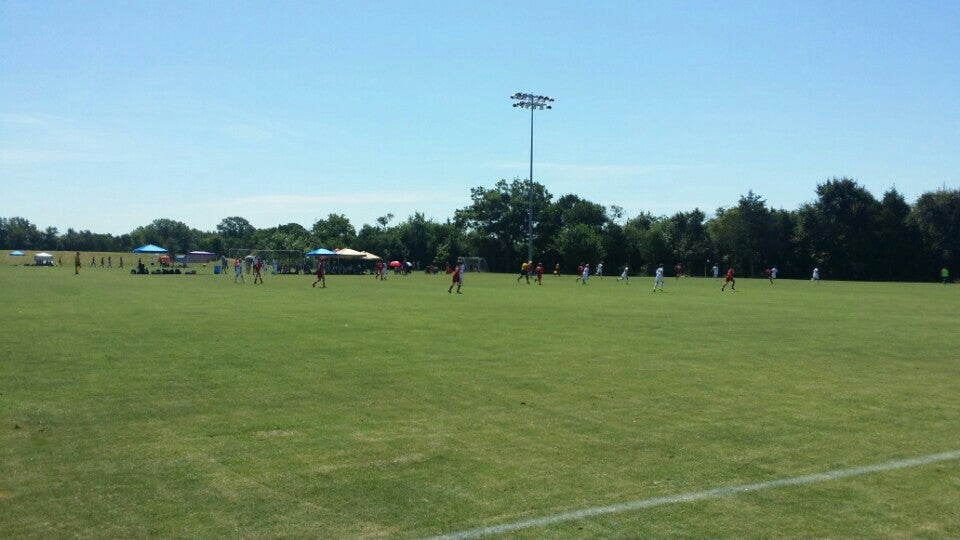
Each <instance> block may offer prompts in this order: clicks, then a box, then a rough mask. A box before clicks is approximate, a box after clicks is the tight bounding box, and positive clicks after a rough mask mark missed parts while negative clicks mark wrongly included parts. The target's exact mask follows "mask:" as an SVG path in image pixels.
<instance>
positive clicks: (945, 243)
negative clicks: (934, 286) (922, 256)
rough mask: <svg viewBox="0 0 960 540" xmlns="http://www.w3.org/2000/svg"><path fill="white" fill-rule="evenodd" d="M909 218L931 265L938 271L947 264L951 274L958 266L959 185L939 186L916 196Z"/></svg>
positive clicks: (959, 242)
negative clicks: (951, 186)
mask: <svg viewBox="0 0 960 540" xmlns="http://www.w3.org/2000/svg"><path fill="white" fill-rule="evenodd" d="M910 222H911V224H913V225H914V226H915V227H916V228H917V230H918V231H919V234H920V238H921V239H922V241H923V245H924V248H925V251H926V252H927V254H928V257H929V263H928V264H927V265H926V266H927V268H926V269H923V270H921V271H922V272H923V273H927V272H928V269H929V267H930V266H933V267H934V269H935V270H938V271H939V267H941V266H946V267H947V268H948V269H950V271H951V274H952V275H956V274H957V273H960V272H958V266H960V189H953V190H947V189H940V190H937V191H934V192H929V193H924V194H923V195H921V196H920V198H919V199H917V202H916V204H914V206H913V211H912V212H911V214H910Z"/></svg>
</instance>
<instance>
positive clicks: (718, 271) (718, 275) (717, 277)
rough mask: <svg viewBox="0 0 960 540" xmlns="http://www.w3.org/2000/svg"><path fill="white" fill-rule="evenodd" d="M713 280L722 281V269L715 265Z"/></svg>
mask: <svg viewBox="0 0 960 540" xmlns="http://www.w3.org/2000/svg"><path fill="white" fill-rule="evenodd" d="M713 279H720V267H719V266H717V263H713Z"/></svg>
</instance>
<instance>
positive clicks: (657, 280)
mask: <svg viewBox="0 0 960 540" xmlns="http://www.w3.org/2000/svg"><path fill="white" fill-rule="evenodd" d="M657 285H660V292H663V263H660V266H658V267H657V273H656V274H655V275H654V276H653V292H657Z"/></svg>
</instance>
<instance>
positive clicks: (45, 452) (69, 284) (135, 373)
mask: <svg viewBox="0 0 960 540" xmlns="http://www.w3.org/2000/svg"><path fill="white" fill-rule="evenodd" d="M128 264H129V263H128ZM0 280H2V285H3V286H2V287H0V301H2V302H3V305H5V306H7V309H6V311H5V312H4V314H3V315H2V317H3V320H2V323H3V324H2V326H0V337H2V340H0V350H2V353H3V355H4V358H5V360H4V361H3V362H2V363H0V370H2V371H0V375H2V377H0V394H3V395H0V400H2V401H0V404H2V407H0V418H2V419H3V426H5V427H4V429H3V430H2V431H0V456H2V461H3V463H5V464H7V467H8V471H9V473H10V474H6V475H3V478H2V479H0V497H2V500H3V501H4V505H5V506H7V507H9V508H11V510H12V511H11V512H10V513H6V514H4V516H3V517H0V526H2V527H3V530H7V531H11V533H10V534H11V535H14V536H27V537H38V536H49V535H50V533H54V534H62V535H112V536H130V535H159V536H173V535H216V536H223V535H235V534H243V535H266V536H277V535H289V536H318V535H319V536H334V537H352V536H401V537H418V536H429V535H432V534H440V533H442V532H443V531H450V530H463V529H466V528H469V527H471V526H473V525H474V524H476V523H477V522H478V520H483V521H485V522H487V523H490V524H496V523H505V522H513V521H518V520H522V519H526V518H533V517H536V516H542V515H550V514H555V513H560V512H563V511H565V510H566V509H571V508H574V509H575V508H586V507H592V506H595V505H598V504H599V505H601V506H602V505H605V504H614V503H616V502H617V501H624V500H627V501H629V500H638V499H645V498H649V497H666V496H670V495H671V494H675V493H687V492H696V491H698V490H701V489H702V487H703V486H710V485H738V484H746V483H752V482H756V481H758V479H777V478H783V477H793V476H800V475H803V474H806V473H808V472H809V471H811V470H822V467H823V464H826V463H829V464H832V465H833V467H832V468H837V469H841V468H845V467H853V466H856V465H857V464H861V463H877V462H881V461H884V460H885V459H887V458H888V456H891V455H926V454H930V453H933V452H938V451H941V450H942V449H943V448H955V447H956V441H957V440H960V432H958V430H960V428H958V422H957V419H958V418H960V398H958V396H960V366H958V360H957V353H956V351H958V350H960V337H958V335H957V333H956V332H955V328H956V322H957V320H956V310H955V306H956V305H957V300H958V298H957V292H958V291H957V289H955V288H953V287H946V288H944V287H942V286H939V285H937V286H935V285H922V284H908V285H903V284H870V283H832V282H825V283H821V284H819V285H815V284H812V283H810V282H808V281H789V280H787V281H780V282H778V283H777V284H776V285H770V284H769V283H767V282H764V281H762V280H738V292H737V293H735V294H731V293H730V291H726V292H724V293H721V292H720V290H719V287H720V284H719V283H717V282H715V281H714V280H712V279H689V280H680V281H679V282H676V281H673V280H670V281H668V282H667V292H666V293H663V294H661V293H653V292H652V291H650V289H651V288H652V280H648V279H637V278H634V279H632V280H631V283H630V285H629V286H626V285H623V284H622V283H618V282H616V281H615V280H614V279H611V278H605V279H604V280H591V281H590V283H589V284H588V285H586V286H580V285H577V284H575V283H574V281H573V277H572V276H569V277H567V276H564V277H562V278H553V277H552V276H549V277H547V278H546V279H545V284H544V285H543V286H536V285H529V286H528V285H525V284H517V283H516V282H515V278H513V277H511V276H509V275H476V274H470V275H468V276H467V278H466V281H465V285H464V289H463V290H464V294H462V295H451V294H447V292H446V290H447V286H448V284H449V278H448V277H447V276H424V275H419V274H418V275H412V276H407V277H404V278H400V277H395V276H391V277H390V279H388V280H387V281H386V282H379V283H378V282H375V281H374V280H373V279H372V278H368V277H359V276H343V277H341V276H331V277H330V279H329V288H328V289H325V290H318V289H311V288H310V286H309V285H310V282H311V281H312V279H311V278H310V277H304V276H279V277H275V276H269V275H268V276H266V281H267V282H266V284H265V285H264V286H253V285H251V284H250V283H248V284H246V285H233V283H232V277H229V276H227V277H223V276H213V275H209V274H208V275H197V276H130V275H126V274H122V273H120V272H116V273H111V272H110V271H109V270H105V271H103V272H100V271H99V270H92V269H91V270H89V271H85V272H84V273H82V274H81V276H80V277H74V276H73V271H72V269H70V268H64V269H62V270H61V269H38V268H22V267H20V268H2V267H0ZM15 425H19V426H20V429H14V428H13V426H15ZM41 428H42V429H43V431H41ZM938 467H940V466H938ZM950 467H953V468H952V469H948V470H956V468H955V466H950ZM927 469H935V468H933V467H930V468H924V469H923V470H921V469H916V470H910V472H909V473H907V472H905V471H901V472H900V473H898V474H901V475H903V474H907V475H908V476H899V477H898V478H899V481H900V482H901V484H902V485H906V486H907V488H906V491H905V492H899V491H898V490H897V489H894V488H893V486H888V485H885V484H883V483H882V482H881V483H878V485H876V486H874V485H871V484H870V483H869V482H866V481H865V480H863V479H857V480H856V483H855V484H853V485H855V486H856V489H849V488H847V487H840V486H829V487H827V486H826V485H824V486H825V487H824V488H823V489H820V488H818V489H817V490H816V495H815V496H814V497H812V498H807V499H803V500H802V503H800V504H798V501H797V500H795V499H794V498H791V497H792V496H791V495H787V494H784V493H780V492H777V493H774V492H766V496H765V497H764V498H763V499H762V500H760V501H757V502H756V504H751V505H744V504H743V500H741V502H740V503H738V505H737V508H736V512H731V511H729V510H732V509H728V511H727V512H722V513H720V514H707V515H704V516H698V515H693V514H689V513H687V512H685V511H684V510H683V509H682V505H681V506H676V507H669V508H667V507H661V508H657V509H652V510H651V511H650V512H649V513H646V512H645V513H644V514H645V517H644V519H643V520H642V522H638V521H636V520H635V519H634V517H632V516H630V515H626V514H625V515H618V516H606V517H604V518H603V519H596V520H590V522H589V523H581V524H578V525H577V527H583V529H579V528H574V529H573V531H570V530H568V529H565V528H563V527H564V526H563V525H556V526H555V527H553V528H548V529H547V531H548V533H550V534H552V533H554V532H556V534H571V533H572V534H576V535H578V536H604V537H605V536H616V535H621V536H622V535H624V534H629V535H632V534H633V533H634V532H639V533H641V534H647V535H664V534H671V533H672V534H677V533H678V532H680V531H701V532H702V533H703V534H712V535H717V536H724V535H737V536H742V535H744V534H748V535H749V534H753V535H757V534H762V531H761V530H759V529H758V530H753V531H751V530H749V529H747V530H744V529H742V528H740V527H741V525H740V524H741V523H751V522H755V523H757V524H758V527H761V526H762V527H763V530H764V531H765V530H769V529H770V528H771V527H773V528H776V529H777V530H778V531H782V532H783V534H784V535H791V534H793V535H802V534H805V533H807V532H809V531H810V530H815V531H818V534H819V535H825V536H830V535H833V536H843V535H851V534H859V535H867V536H870V535H889V534H897V533H898V532H899V533H902V534H907V535H910V534H917V533H918V531H926V532H925V533H924V534H932V535H935V536H956V535H958V534H960V530H958V524H957V520H956V519H952V518H951V517H950V516H951V514H950V513H949V512H950V511H951V510H950V506H951V505H949V504H946V503H945V501H947V500H951V499H952V500H955V499H956V498H957V496H958V495H960V487H958V485H957V484H956V482H952V481H950V480H949V479H948V478H947V477H946V476H945V475H943V474H940V473H936V472H931V471H928V470H927ZM955 476H956V475H954V477H955ZM852 481H853V480H851V482H852ZM843 484H844V486H849V485H850V484H849V483H848V482H844V483H843ZM899 489H904V488H899ZM817 501H830V502H831V504H829V505H826V506H825V507H824V508H820V509H818V515H819V516H820V519H818V520H817V522H816V523H813V522H811V520H810V516H809V508H810V507H811V505H816V504H817ZM716 504H726V503H722V502H720V501H717V502H716ZM878 505H880V506H883V507H885V508H892V507H891V506H890V505H894V506H895V510H891V511H888V512H881V513H879V514H876V513H874V514H871V513H870V512H864V511H863V510H864V509H865V508H873V507H878ZM846 508H851V509H853V508H856V509H857V510H858V511H856V512H854V511H852V510H851V511H849V512H845V509H846ZM861 514H862V516H868V517H862V516H861ZM726 515H737V519H735V520H734V519H732V518H727V517H724V516H726ZM49 516H57V518H56V519H50V517H49ZM829 516H836V518H837V519H836V520H830V519H825V518H828V517H829ZM820 523H828V524H829V527H827V528H824V529H817V528H816V527H817V526H818V524H820ZM761 524H762V525H761ZM704 527H707V528H704ZM725 531H726V532H725ZM931 531H932V532H931ZM541 532H542V531H541ZM518 534H522V533H518Z"/></svg>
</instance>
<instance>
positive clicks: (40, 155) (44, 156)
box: [0, 148, 129, 165]
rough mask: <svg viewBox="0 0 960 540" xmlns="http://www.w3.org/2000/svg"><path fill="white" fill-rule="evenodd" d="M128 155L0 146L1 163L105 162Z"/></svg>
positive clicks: (118, 159)
mask: <svg viewBox="0 0 960 540" xmlns="http://www.w3.org/2000/svg"><path fill="white" fill-rule="evenodd" d="M127 159H129V158H128V157H125V156H121V155H118V154H106V153H102V152H81V151H74V150H38V149H32V148H0V165H36V164H42V163H66V162H84V163H105V162H118V161H125V160H127Z"/></svg>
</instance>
